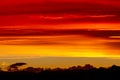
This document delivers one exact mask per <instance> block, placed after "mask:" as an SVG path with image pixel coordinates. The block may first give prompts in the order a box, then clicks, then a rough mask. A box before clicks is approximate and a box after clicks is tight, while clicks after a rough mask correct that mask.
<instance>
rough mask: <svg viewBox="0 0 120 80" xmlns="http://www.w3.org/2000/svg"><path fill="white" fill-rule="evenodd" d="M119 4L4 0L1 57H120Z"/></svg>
mask: <svg viewBox="0 0 120 80" xmlns="http://www.w3.org/2000/svg"><path fill="white" fill-rule="evenodd" d="M119 4H120V1H118V0H100V1H96V0H46V1H45V0H17V1H16V0H3V1H1V3H0V53H1V54H0V57H1V58H3V59H8V58H10V59H12V58H14V59H15V58H16V59H18V58H22V59H24V58H34V57H35V58H36V57H94V58H101V57H107V58H111V59H112V58H119V57H120V54H119V53H120V46H119V44H120V13H119V12H120V5H119ZM88 60H89V59H88ZM33 63H34V62H33ZM96 63H97V61H96Z"/></svg>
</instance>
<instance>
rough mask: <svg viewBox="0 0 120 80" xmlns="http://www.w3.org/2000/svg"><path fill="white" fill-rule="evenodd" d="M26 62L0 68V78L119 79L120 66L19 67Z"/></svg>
mask: <svg viewBox="0 0 120 80" xmlns="http://www.w3.org/2000/svg"><path fill="white" fill-rule="evenodd" d="M23 65H26V63H15V64H12V65H10V66H9V67H8V71H3V70H2V69H1V68H0V79H1V80H120V76H119V75H120V66H116V65H113V66H111V67H108V68H104V67H100V68H96V67H94V66H92V65H90V64H86V65H85V66H73V67H69V68H66V69H62V68H54V69H51V68H47V69H45V68H33V67H27V68H23V69H20V68H19V67H20V66H23Z"/></svg>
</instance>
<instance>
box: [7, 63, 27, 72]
mask: <svg viewBox="0 0 120 80" xmlns="http://www.w3.org/2000/svg"><path fill="white" fill-rule="evenodd" d="M23 65H26V63H15V64H11V65H10V66H9V67H8V71H10V72H11V71H18V70H19V69H18V67H20V66H23Z"/></svg>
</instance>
